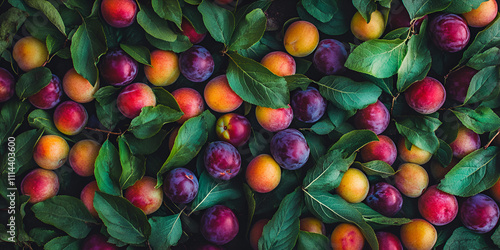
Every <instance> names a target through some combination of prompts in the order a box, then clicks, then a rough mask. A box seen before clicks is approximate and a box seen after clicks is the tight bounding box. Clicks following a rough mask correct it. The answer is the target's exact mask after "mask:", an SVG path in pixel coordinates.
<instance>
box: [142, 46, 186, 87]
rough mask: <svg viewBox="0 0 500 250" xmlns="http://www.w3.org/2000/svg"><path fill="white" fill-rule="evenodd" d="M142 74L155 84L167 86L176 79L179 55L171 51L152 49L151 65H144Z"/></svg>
mask: <svg viewBox="0 0 500 250" xmlns="http://www.w3.org/2000/svg"><path fill="white" fill-rule="evenodd" d="M144 74H146V77H147V78H148V81H150V82H151V83H152V84H153V85H155V86H168V85H171V84H172V83H174V82H175V81H177V79H178V78H179V75H180V74H181V72H180V71H179V57H178V56H177V54H175V53H174V52H172V51H167V50H154V51H152V52H151V66H149V65H144Z"/></svg>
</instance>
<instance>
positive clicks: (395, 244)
mask: <svg viewBox="0 0 500 250" xmlns="http://www.w3.org/2000/svg"><path fill="white" fill-rule="evenodd" d="M375 235H376V236H377V240H378V244H379V249H381V250H403V245H402V244H401V241H400V240H399V238H398V237H397V236H396V235H394V234H392V233H389V232H384V231H379V232H377V233H376V234H375Z"/></svg>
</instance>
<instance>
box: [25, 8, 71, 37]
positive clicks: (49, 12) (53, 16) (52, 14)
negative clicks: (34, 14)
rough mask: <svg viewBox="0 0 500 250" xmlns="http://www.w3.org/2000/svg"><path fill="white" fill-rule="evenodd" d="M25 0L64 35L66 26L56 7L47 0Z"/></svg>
mask: <svg viewBox="0 0 500 250" xmlns="http://www.w3.org/2000/svg"><path fill="white" fill-rule="evenodd" d="M25 2H26V3H27V4H28V5H29V6H30V7H32V8H35V9H37V10H40V11H41V12H42V13H43V14H44V15H45V16H46V17H47V19H49V21H50V22H51V23H52V24H54V26H56V27H57V29H58V30H59V31H61V33H63V34H64V35H66V26H65V25H64V22H63V19H62V17H61V14H59V12H58V11H57V9H56V7H54V5H52V4H51V3H50V2H49V1H39V0H38V1H37V0H25Z"/></svg>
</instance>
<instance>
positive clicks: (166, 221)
mask: <svg viewBox="0 0 500 250" xmlns="http://www.w3.org/2000/svg"><path fill="white" fill-rule="evenodd" d="M180 216H181V214H180V213H179V214H174V215H170V216H166V217H151V218H149V224H150V225H151V237H150V238H149V243H150V244H151V246H152V247H153V249H170V247H172V246H175V245H177V242H178V241H179V240H180V239H181V236H182V225H181V218H180Z"/></svg>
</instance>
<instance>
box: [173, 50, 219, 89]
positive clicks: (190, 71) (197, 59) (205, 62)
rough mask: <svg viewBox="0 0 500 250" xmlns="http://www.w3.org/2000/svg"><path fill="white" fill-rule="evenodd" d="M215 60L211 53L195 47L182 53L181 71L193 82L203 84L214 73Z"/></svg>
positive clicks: (180, 60)
mask: <svg viewBox="0 0 500 250" xmlns="http://www.w3.org/2000/svg"><path fill="white" fill-rule="evenodd" d="M214 67H215V64H214V59H213V57H212V55H211V54H210V52H209V51H208V50H207V49H205V48H204V47H202V46H200V45H194V46H193V47H191V48H189V49H188V50H186V51H184V52H182V54H181V55H180V57H179V69H180V71H181V73H182V75H183V76H185V77H186V78H187V79H188V80H190V81H192V82H203V81H205V80H207V79H208V78H209V77H210V76H211V75H212V73H213V72H214Z"/></svg>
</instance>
